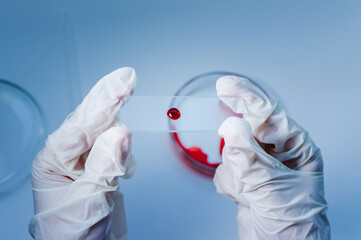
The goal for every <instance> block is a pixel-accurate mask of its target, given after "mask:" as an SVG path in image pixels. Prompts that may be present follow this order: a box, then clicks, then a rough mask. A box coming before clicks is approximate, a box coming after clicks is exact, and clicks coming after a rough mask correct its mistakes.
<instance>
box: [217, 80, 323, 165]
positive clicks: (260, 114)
mask: <svg viewBox="0 0 361 240" xmlns="http://www.w3.org/2000/svg"><path fill="white" fill-rule="evenodd" d="M217 94H218V96H219V97H220V99H221V100H222V101H223V102H224V103H226V104H227V105H228V106H229V107H230V108H231V109H232V110H233V111H234V112H236V113H242V114H243V116H244V119H245V120H247V121H248V122H249V123H250V125H251V126H252V133H253V135H254V136H255V137H256V138H257V140H258V141H259V142H261V143H263V144H264V145H263V147H264V149H265V150H266V151H267V153H269V154H270V155H272V156H273V157H275V158H277V159H278V160H279V161H281V162H283V163H284V164H285V165H286V166H288V167H289V168H292V169H295V170H303V171H317V172H320V171H322V169H323V164H322V158H321V157H320V153H319V149H318V148H317V147H316V145H315V144H314V142H313V141H312V139H311V138H310V136H309V135H308V133H307V131H306V130H305V129H303V128H302V127H301V126H299V125H298V124H297V123H296V122H295V121H294V120H293V119H291V118H290V117H288V116H287V114H286V111H285V110H284V109H283V108H282V106H281V105H280V104H279V103H278V102H275V101H273V100H271V99H269V98H268V97H267V95H266V94H265V93H264V92H263V91H262V90H261V89H259V88H258V87H257V86H255V85H254V84H252V83H251V82H250V81H249V80H248V79H246V78H241V77H238V76H224V77H221V78H220V79H218V81H217ZM222 96H237V97H238V98H227V97H222Z"/></svg>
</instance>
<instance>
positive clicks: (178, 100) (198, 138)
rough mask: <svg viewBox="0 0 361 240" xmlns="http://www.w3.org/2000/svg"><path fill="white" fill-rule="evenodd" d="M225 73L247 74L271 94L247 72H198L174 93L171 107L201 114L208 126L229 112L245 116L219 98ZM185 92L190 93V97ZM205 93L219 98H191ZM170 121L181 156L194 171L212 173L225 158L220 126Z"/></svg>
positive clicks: (211, 174) (219, 122)
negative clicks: (207, 101) (197, 128)
mask: <svg viewBox="0 0 361 240" xmlns="http://www.w3.org/2000/svg"><path fill="white" fill-rule="evenodd" d="M225 75H235V76H239V77H244V78H247V79H248V80H250V81H251V82H252V83H253V84H255V85H256V86H258V87H259V88H260V89H261V90H263V91H264V92H265V93H266V95H267V96H268V93H267V92H266V91H265V89H264V88H263V87H262V86H261V85H260V84H259V83H257V82H256V81H254V80H252V79H250V78H249V77H247V76H245V75H242V74H239V73H234V72H226V71H216V72H208V73H204V74H201V75H198V76H195V77H193V78H192V79H190V80H188V81H187V82H186V83H184V84H183V85H182V86H181V87H180V88H179V89H178V90H177V92H176V93H175V94H174V97H173V98H172V100H171V102H170V103H169V109H171V108H177V109H178V108H181V109H182V111H181V114H185V113H187V114H189V115H192V114H196V115H198V116H202V117H200V119H201V120H200V121H201V122H202V123H203V125H205V126H208V125H211V126H214V125H215V124H217V127H219V126H220V124H221V123H222V121H220V119H225V117H229V116H237V117H240V118H242V117H243V115H242V114H236V113H234V112H233V111H232V110H231V109H230V108H229V107H228V106H226V105H225V104H224V103H223V102H222V101H221V100H219V99H218V98H216V97H217V91H216V81H217V80H218V78H220V77H222V76H225ZM179 96H182V97H179ZM185 96H191V97H188V98H187V97H185ZM202 97H205V98H206V97H215V99H217V101H213V102H212V104H211V105H210V104H205V103H202V101H197V102H195V101H192V99H193V98H202ZM167 121H168V129H169V134H170V137H171V139H172V142H173V146H174V147H175V150H176V153H177V155H178V157H179V158H180V159H181V160H182V161H183V162H184V163H185V164H186V165H187V166H188V167H189V168H190V169H192V170H194V171H195V172H197V173H200V174H202V175H204V176H208V177H213V175H214V173H215V170H216V168H217V167H218V165H219V164H220V163H221V161H222V158H221V155H222V149H223V146H224V140H223V139H221V138H220V137H219V136H218V133H217V131H216V129H218V128H215V131H178V129H184V128H185V126H188V125H189V124H190V123H189V122H187V121H188V119H182V118H179V119H177V120H172V119H171V118H168V119H167ZM193 121H197V119H193Z"/></svg>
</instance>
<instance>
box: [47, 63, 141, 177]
mask: <svg viewBox="0 0 361 240" xmlns="http://www.w3.org/2000/svg"><path fill="white" fill-rule="evenodd" d="M136 81H137V77H136V73H135V71H134V69H133V68H129V67H124V68H119V69H117V70H115V71H114V72H112V73H110V74H108V75H106V76H105V77H103V78H102V79H101V80H99V81H98V83H97V84H96V85H95V86H94V87H93V88H92V89H91V91H90V92H89V94H88V95H87V96H86V97H85V98H84V100H83V102H82V103H81V104H80V105H79V106H78V107H77V108H76V110H75V111H74V112H73V113H72V114H70V115H69V116H68V118H67V119H66V120H65V121H64V122H63V124H62V125H61V126H60V128H59V129H58V130H56V131H55V132H54V133H53V134H51V135H50V136H49V137H48V140H47V147H48V148H49V149H50V151H52V154H53V155H55V156H56V159H57V160H58V162H60V164H61V165H62V166H63V168H65V169H68V170H71V169H72V168H74V167H75V164H76V162H77V161H71V160H73V159H74V158H77V157H79V156H80V155H81V154H83V153H84V152H86V151H88V150H89V149H90V148H91V146H92V145H93V144H94V142H95V140H96V138H97V137H98V136H99V135H100V134H101V133H103V132H104V131H106V130H107V129H108V128H109V127H110V126H111V125H112V123H113V122H114V121H115V119H116V115H117V113H118V111H119V109H120V107H121V106H122V105H123V104H124V103H126V102H127V101H128V100H129V98H130V96H131V95H132V93H133V91H134V88H135V85H136ZM68 161H71V162H69V163H67V162H68Z"/></svg>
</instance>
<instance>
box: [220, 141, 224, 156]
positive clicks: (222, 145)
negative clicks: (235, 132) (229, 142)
mask: <svg viewBox="0 0 361 240" xmlns="http://www.w3.org/2000/svg"><path fill="white" fill-rule="evenodd" d="M223 148H224V138H221V143H220V144H219V154H220V155H222V152H223Z"/></svg>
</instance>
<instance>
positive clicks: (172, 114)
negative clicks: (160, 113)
mask: <svg viewBox="0 0 361 240" xmlns="http://www.w3.org/2000/svg"><path fill="white" fill-rule="evenodd" d="M167 115H168V117H169V118H170V119H172V120H177V119H179V118H180V117H181V113H180V111H179V110H178V109H177V108H171V109H169V110H168V112H167Z"/></svg>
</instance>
